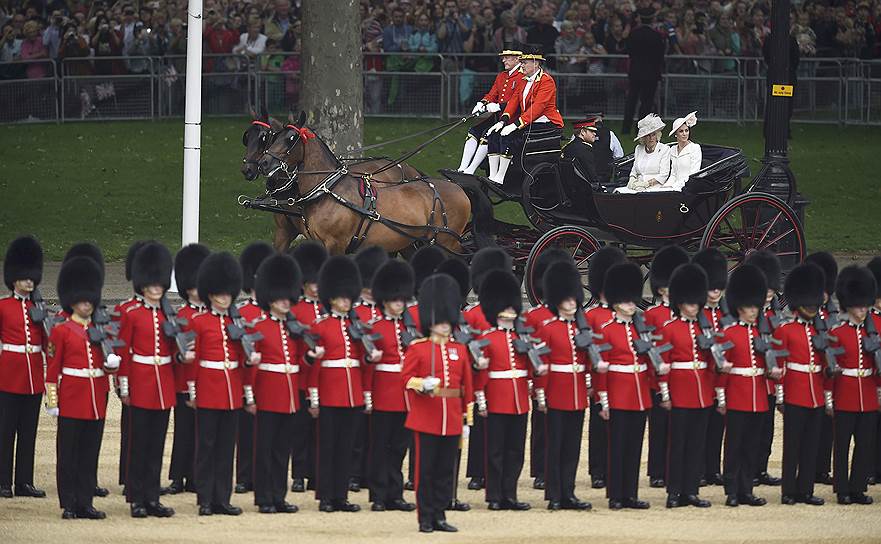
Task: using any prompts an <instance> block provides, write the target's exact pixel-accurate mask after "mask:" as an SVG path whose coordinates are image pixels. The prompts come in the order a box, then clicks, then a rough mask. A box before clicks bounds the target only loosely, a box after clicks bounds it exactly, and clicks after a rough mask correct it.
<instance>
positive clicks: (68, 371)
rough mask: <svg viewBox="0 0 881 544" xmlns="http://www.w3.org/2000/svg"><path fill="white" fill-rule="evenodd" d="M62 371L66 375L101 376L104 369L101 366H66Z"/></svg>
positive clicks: (78, 376) (79, 376)
mask: <svg viewBox="0 0 881 544" xmlns="http://www.w3.org/2000/svg"><path fill="white" fill-rule="evenodd" d="M61 373H62V374H64V375H65V376H76V377H77V378H101V377H103V376H104V371H103V370H102V369H100V368H69V367H64V368H62V369H61Z"/></svg>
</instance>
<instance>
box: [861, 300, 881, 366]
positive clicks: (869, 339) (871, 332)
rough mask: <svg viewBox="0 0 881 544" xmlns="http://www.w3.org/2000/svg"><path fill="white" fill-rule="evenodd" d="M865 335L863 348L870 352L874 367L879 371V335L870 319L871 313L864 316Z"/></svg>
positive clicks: (880, 340)
mask: <svg viewBox="0 0 881 544" xmlns="http://www.w3.org/2000/svg"><path fill="white" fill-rule="evenodd" d="M865 323H866V337H865V338H864V339H863V349H864V350H866V352H867V353H871V354H872V358H873V359H874V360H875V368H877V369H878V372H879V373H881V335H879V334H878V329H877V328H876V327H875V321H874V320H873V319H872V313H871V311H870V312H869V315H867V316H866V322H865Z"/></svg>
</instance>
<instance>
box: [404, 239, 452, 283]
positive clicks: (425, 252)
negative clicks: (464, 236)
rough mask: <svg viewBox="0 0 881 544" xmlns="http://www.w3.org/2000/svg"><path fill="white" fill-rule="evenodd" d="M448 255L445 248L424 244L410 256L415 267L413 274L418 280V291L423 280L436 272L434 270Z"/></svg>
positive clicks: (411, 263) (411, 264)
mask: <svg viewBox="0 0 881 544" xmlns="http://www.w3.org/2000/svg"><path fill="white" fill-rule="evenodd" d="M446 258H447V256H446V254H445V253H444V250H442V249H441V248H439V247H437V246H435V245H431V246H422V247H420V248H419V249H417V250H416V253H414V254H413V256H412V257H410V266H412V267H413V276H414V278H415V280H416V292H417V293H418V292H419V287H420V286H421V285H422V282H423V281H425V278H427V277H428V276H430V275H432V274H434V271H435V270H437V267H438V266H440V264H441V263H442V262H444V260H446Z"/></svg>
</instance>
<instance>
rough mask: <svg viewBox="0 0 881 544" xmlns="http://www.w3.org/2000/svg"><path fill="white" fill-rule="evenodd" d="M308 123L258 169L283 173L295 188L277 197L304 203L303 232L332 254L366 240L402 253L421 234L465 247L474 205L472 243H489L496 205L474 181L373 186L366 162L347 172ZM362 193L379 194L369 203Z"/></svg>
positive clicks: (293, 128) (284, 134)
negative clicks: (462, 240) (462, 239)
mask: <svg viewBox="0 0 881 544" xmlns="http://www.w3.org/2000/svg"><path fill="white" fill-rule="evenodd" d="M304 122H305V114H304V113H301V114H300V117H299V119H298V120H297V122H296V123H290V124H288V125H286V126H285V127H284V128H283V129H282V130H281V131H280V132H279V133H278V134H276V136H275V139H274V141H273V142H272V144H271V145H270V146H269V149H267V151H266V153H265V154H264V155H263V157H262V158H261V159H260V161H259V168H260V173H261V174H263V175H265V176H267V178H270V179H275V178H274V176H276V175H278V174H279V172H282V173H284V175H285V176H286V178H285V179H287V181H286V182H285V185H286V186H290V188H286V190H285V191H279V192H278V194H277V195H276V197H277V198H279V200H281V198H290V202H292V203H295V204H299V205H301V206H302V209H303V219H304V226H305V233H306V236H307V237H308V238H312V239H315V240H319V241H321V242H323V243H324V245H325V246H326V247H327V249H328V251H329V252H330V253H331V254H335V255H336V254H342V253H346V252H347V251H354V250H355V249H356V248H357V246H358V245H360V244H362V243H363V244H370V245H378V246H381V247H383V248H384V249H385V250H386V251H388V252H397V251H401V250H403V249H405V248H407V247H408V246H411V245H412V244H413V243H414V242H415V241H418V240H421V241H430V242H435V243H437V244H439V245H441V246H442V247H445V248H447V249H449V250H450V251H453V252H456V253H461V252H462V250H463V248H462V246H461V237H462V235H463V233H464V232H465V228H466V226H467V224H468V222H469V220H470V218H471V212H472V207H473V210H474V218H475V221H474V225H473V233H474V237H475V241H476V242H477V244H478V246H482V245H487V244H489V243H491V239H490V238H489V231H490V230H491V228H492V224H493V217H492V204H490V202H489V199H488V198H487V197H486V195H485V194H484V193H483V192H482V191H481V190H480V188H479V187H477V185H476V184H475V185H474V186H473V187H471V186H459V185H456V184H455V183H452V182H450V181H447V180H440V179H432V178H428V177H425V176H420V177H418V178H415V179H410V180H404V181H401V182H398V183H377V184H375V185H374V179H373V178H372V176H370V175H369V174H371V173H372V171H366V172H364V171H363V170H366V168H365V164H359V165H357V167H356V170H358V173H351V172H349V171H348V165H344V164H343V163H341V162H340V161H339V160H338V159H337V157H336V156H334V154H333V153H332V152H331V151H330V149H329V148H328V146H327V145H326V144H325V143H324V142H323V141H322V140H321V139H320V138H318V137H317V136H315V135H314V134H313V133H312V132H311V131H310V130H309V129H307V128H305V127H304V126H303V123H304ZM385 164H386V165H388V164H389V163H388V162H386V163H385ZM394 168H396V167H394ZM394 168H389V169H388V170H393V169H394ZM388 170H386V171H388ZM365 194H367V195H370V194H373V195H375V196H374V199H375V200H374V202H373V205H372V207H371V205H370V204H369V203H368V201H369V198H368V199H365V198H364V195H365Z"/></svg>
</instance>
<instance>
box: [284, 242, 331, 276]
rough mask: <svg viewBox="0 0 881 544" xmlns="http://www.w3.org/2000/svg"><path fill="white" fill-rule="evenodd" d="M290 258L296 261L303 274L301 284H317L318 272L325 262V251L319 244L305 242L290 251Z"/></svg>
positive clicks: (322, 245)
mask: <svg viewBox="0 0 881 544" xmlns="http://www.w3.org/2000/svg"><path fill="white" fill-rule="evenodd" d="M289 254H290V256H291V257H293V258H294V260H295V261H297V264H298V265H299V266H300V272H302V273H303V283H318V272H319V271H320V270H321V265H323V264H324V261H326V260H327V249H326V248H325V247H324V244H322V243H321V242H316V241H314V240H306V241H305V242H302V243H300V244H299V245H298V246H297V247H295V248H293V249H292V250H290V253H289Z"/></svg>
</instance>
